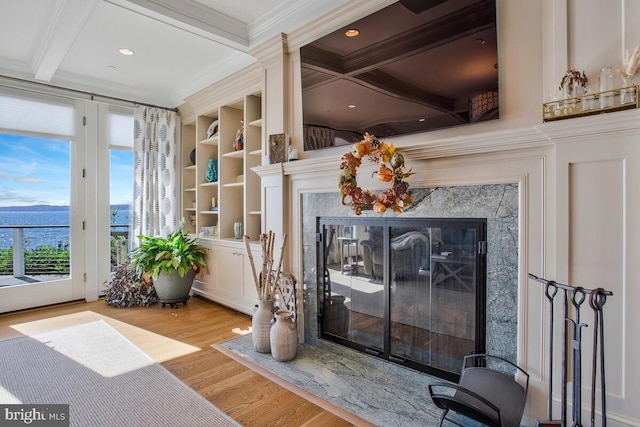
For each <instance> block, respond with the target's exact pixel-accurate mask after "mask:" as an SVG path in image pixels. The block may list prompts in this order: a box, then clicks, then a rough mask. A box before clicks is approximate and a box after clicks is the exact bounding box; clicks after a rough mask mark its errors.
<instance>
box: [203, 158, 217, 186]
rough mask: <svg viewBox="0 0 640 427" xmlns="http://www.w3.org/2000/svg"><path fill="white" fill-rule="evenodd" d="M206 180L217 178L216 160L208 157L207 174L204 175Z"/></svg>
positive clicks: (214, 180)
mask: <svg viewBox="0 0 640 427" xmlns="http://www.w3.org/2000/svg"><path fill="white" fill-rule="evenodd" d="M205 178H206V179H207V181H208V182H216V181H217V180H218V160H217V159H209V163H208V164H207V174H206V176H205Z"/></svg>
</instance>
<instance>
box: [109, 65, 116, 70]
mask: <svg viewBox="0 0 640 427" xmlns="http://www.w3.org/2000/svg"><path fill="white" fill-rule="evenodd" d="M107 68H111V69H113V70H115V69H116V66H115V65H107Z"/></svg>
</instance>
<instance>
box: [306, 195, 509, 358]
mask: <svg viewBox="0 0 640 427" xmlns="http://www.w3.org/2000/svg"><path fill="white" fill-rule="evenodd" d="M413 194H414V196H415V201H414V203H413V204H412V206H411V207H410V208H409V209H407V210H406V211H405V212H404V213H402V214H401V215H400V217H401V218H404V217H406V218H487V298H486V300H487V306H486V314H487V317H486V334H487V337H486V340H487V341H486V345H487V352H488V353H491V354H496V355H500V356H502V357H505V358H507V359H509V360H512V361H514V362H515V361H516V360H517V341H518V340H517V334H518V324H517V322H518V304H517V301H518V241H519V237H518V235H519V229H518V224H519V223H518V219H519V185H518V184H517V183H507V184H487V185H468V186H455V187H433V188H414V189H413ZM301 210H302V225H303V248H304V251H303V252H304V253H303V282H304V290H303V297H304V305H303V310H304V317H303V318H304V319H305V322H304V339H305V342H306V343H307V344H310V345H316V344H317V343H318V340H319V338H318V324H317V320H316V319H317V314H318V305H317V292H318V286H317V282H316V259H317V258H316V244H315V240H316V237H315V233H316V218H317V217H321V216H322V217H331V216H336V217H339V216H345V207H344V206H342V205H341V203H340V196H339V193H310V194H303V195H302V200H301ZM386 215H394V216H395V214H386ZM363 216H372V217H373V216H377V215H375V214H373V213H371V212H365V213H363ZM354 351H355V350H354Z"/></svg>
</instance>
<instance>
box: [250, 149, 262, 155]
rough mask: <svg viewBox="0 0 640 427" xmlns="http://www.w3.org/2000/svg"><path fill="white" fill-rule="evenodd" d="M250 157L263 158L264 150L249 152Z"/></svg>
mask: <svg viewBox="0 0 640 427" xmlns="http://www.w3.org/2000/svg"><path fill="white" fill-rule="evenodd" d="M249 155H250V156H262V150H253V151H249Z"/></svg>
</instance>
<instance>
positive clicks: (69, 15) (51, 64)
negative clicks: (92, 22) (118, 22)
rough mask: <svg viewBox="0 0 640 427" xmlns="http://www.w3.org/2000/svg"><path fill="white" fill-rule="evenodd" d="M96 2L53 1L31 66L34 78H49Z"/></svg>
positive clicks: (46, 79) (86, 0)
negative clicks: (49, 16) (49, 15)
mask: <svg viewBox="0 0 640 427" xmlns="http://www.w3.org/2000/svg"><path fill="white" fill-rule="evenodd" d="M97 5H98V0H56V1H55V3H54V4H53V5H52V7H51V19H50V20H49V25H48V27H47V28H46V29H45V31H44V34H43V37H42V39H41V41H40V45H39V46H38V49H37V51H36V54H35V55H34V59H33V61H32V62H31V66H30V68H31V71H32V72H33V75H34V78H35V79H36V80H41V81H45V82H49V81H51V79H52V78H53V75H54V74H55V73H56V71H57V70H58V67H60V64H61V63H62V61H63V60H64V58H65V56H66V55H67V53H68V52H69V49H71V46H72V45H73V43H74V42H75V40H76V38H77V37H78V35H79V34H80V31H81V30H82V27H84V25H85V24H86V22H87V20H88V19H89V17H90V16H91V14H92V13H93V11H94V9H95V8H96V6H97Z"/></svg>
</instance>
